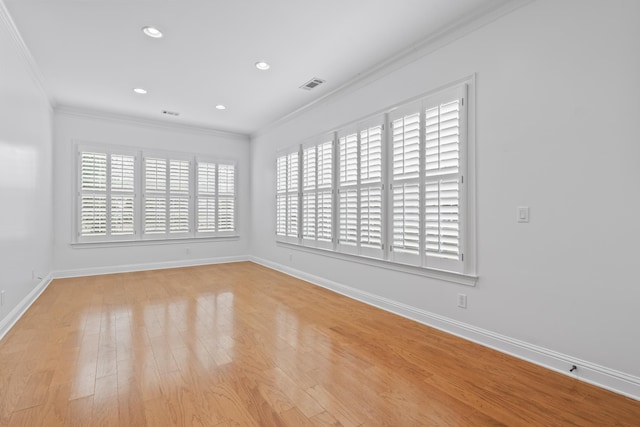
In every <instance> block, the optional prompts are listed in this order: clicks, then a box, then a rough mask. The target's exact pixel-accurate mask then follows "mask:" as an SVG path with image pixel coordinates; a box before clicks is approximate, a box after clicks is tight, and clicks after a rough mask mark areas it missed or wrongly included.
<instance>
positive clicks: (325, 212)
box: [317, 191, 333, 242]
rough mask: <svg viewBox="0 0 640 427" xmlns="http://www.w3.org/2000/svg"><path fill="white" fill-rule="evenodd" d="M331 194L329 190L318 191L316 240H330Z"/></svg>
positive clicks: (331, 219) (331, 220)
mask: <svg viewBox="0 0 640 427" xmlns="http://www.w3.org/2000/svg"><path fill="white" fill-rule="evenodd" d="M332 199H333V195H332V194H331V191H322V192H319V193H318V213H317V216H318V240H320V241H323V242H331V239H332V222H333V208H332V206H333V200H332Z"/></svg>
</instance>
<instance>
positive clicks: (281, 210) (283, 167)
mask: <svg viewBox="0 0 640 427" xmlns="http://www.w3.org/2000/svg"><path fill="white" fill-rule="evenodd" d="M287 158H288V157H287V156H280V157H278V159H277V161H276V236H286V235H287Z"/></svg>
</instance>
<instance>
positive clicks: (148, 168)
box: [144, 158, 168, 234]
mask: <svg viewBox="0 0 640 427" xmlns="http://www.w3.org/2000/svg"><path fill="white" fill-rule="evenodd" d="M166 194H167V160H166V159H154V158H145V159H144V233H145V234H166V233H167V225H168V224H167V196H166Z"/></svg>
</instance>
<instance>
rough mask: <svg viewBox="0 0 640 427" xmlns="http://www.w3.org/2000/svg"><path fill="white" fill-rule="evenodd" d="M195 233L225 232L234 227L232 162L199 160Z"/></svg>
mask: <svg viewBox="0 0 640 427" xmlns="http://www.w3.org/2000/svg"><path fill="white" fill-rule="evenodd" d="M197 171H198V180H197V191H196V193H197V218H196V224H197V225H196V228H197V232H198V233H210V234H214V233H218V234H225V233H229V232H234V231H235V227H236V177H235V165H234V164H224V163H220V164H218V163H211V162H205V161H198V165H197Z"/></svg>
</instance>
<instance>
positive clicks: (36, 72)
mask: <svg viewBox="0 0 640 427" xmlns="http://www.w3.org/2000/svg"><path fill="white" fill-rule="evenodd" d="M0 27H1V28H4V29H5V31H6V32H7V34H8V35H9V38H10V39H11V41H12V42H13V45H14V47H15V49H16V52H17V53H18V54H19V55H20V57H21V58H22V61H23V62H24V64H25V65H26V66H27V68H28V69H29V74H30V77H31V79H32V80H33V82H34V83H35V85H36V86H37V87H38V89H39V90H40V92H41V93H42V95H43V96H44V97H45V99H46V100H47V102H48V104H49V108H50V109H51V110H53V109H54V108H55V101H54V99H53V98H52V97H51V95H50V94H49V91H48V90H47V86H46V84H45V82H44V77H43V76H42V73H41V72H40V68H39V67H38V64H37V63H36V61H35V60H34V59H33V55H31V51H30V50H29V48H28V47H27V45H26V43H25V42H24V39H23V38H22V36H21V35H20V31H18V27H16V24H15V22H13V18H11V14H10V13H9V10H8V9H7V7H6V5H5V4H4V1H3V0H0Z"/></svg>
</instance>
